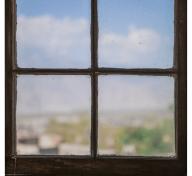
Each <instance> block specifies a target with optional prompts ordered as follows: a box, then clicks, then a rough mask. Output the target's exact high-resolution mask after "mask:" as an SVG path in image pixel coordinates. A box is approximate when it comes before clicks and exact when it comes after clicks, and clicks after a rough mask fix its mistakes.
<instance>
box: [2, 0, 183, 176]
mask: <svg viewBox="0 0 192 176" xmlns="http://www.w3.org/2000/svg"><path fill="white" fill-rule="evenodd" d="M5 16H6V17H5V18H6V19H5V20H6V21H5V31H6V34H5V35H6V36H5V46H6V49H5V54H6V55H5V69H6V71H5V72H6V75H5V86H6V92H5V106H6V108H5V116H6V117H5V127H6V128H5V131H6V141H5V149H6V152H5V154H6V157H5V160H6V174H11V175H16V174H24V175H25V174H26V175H46V174H47V175H59V174H60V175H66V176H73V175H74V176H76V175H77V176H80V175H82V176H102V175H105V176H106V175H110V176H113V175H117V176H125V175H126V176H185V175H186V170H187V164H186V158H187V0H175V20H174V24H175V40H174V66H173V68H169V69H154V68H149V69H148V68H147V69H123V68H122V69H121V68H100V67H98V51H97V50H98V14H97V0H91V68H88V69H49V68H45V69H41V68H40V69H37V68H36V69H35V68H19V67H17V64H16V0H5ZM19 74H20V75H89V76H90V77H91V85H92V86H91V89H92V91H91V92H92V93H91V94H92V105H91V155H90V156H62V155H61V156H60V155H54V156H52V155H51V156H45V155H37V156H34V155H26V156H25V155H17V154H16V119H15V118H16V117H15V112H16V109H15V106H16V76H17V75H19ZM116 74H118V75H153V76H159V75H164V76H170V75H171V76H174V77H175V132H176V137H175V140H176V156H175V157H139V156H138V157H136V156H135V157H134V156H133V157H128V156H103V155H102V156H99V155H97V130H98V129H97V127H98V108H97V107H98V75H116Z"/></svg>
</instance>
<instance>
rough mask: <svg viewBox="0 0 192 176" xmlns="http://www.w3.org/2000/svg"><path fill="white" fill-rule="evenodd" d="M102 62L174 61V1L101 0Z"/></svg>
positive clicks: (144, 63) (112, 64)
mask: <svg viewBox="0 0 192 176" xmlns="http://www.w3.org/2000/svg"><path fill="white" fill-rule="evenodd" d="M98 3H99V5H98V8H99V9H98V11H99V23H100V24H99V27H100V28H99V31H100V34H99V65H100V66H103V67H128V68H131V67H138V68H142V67H146V68H147V67H148V68H150V67H152V68H153V67H156V68H160V67H162V68H167V67H172V64H173V38H174V29H173V26H174V25H173V24H174V23H173V19H174V14H173V12H174V0H159V1H154V0H143V1H142V0H110V1H109V0H99V1H98Z"/></svg>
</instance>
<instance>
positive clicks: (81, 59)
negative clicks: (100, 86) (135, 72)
mask: <svg viewBox="0 0 192 176" xmlns="http://www.w3.org/2000/svg"><path fill="white" fill-rule="evenodd" d="M17 4H18V5H17V11H18V29H20V28H21V29H22V24H20V21H19V17H20V16H24V17H26V18H29V19H26V21H30V20H31V21H32V19H33V18H38V17H43V16H50V17H54V19H53V20H61V21H60V22H62V20H64V19H66V18H70V20H71V21H74V20H78V19H84V20H85V21H86V34H85V33H84V35H86V37H87V38H89V37H90V35H89V32H90V31H89V30H90V0H56V1H53V0H33V1H26V0H18V1H17ZM173 7H174V4H173V0H145V1H143V0H99V1H98V11H99V30H100V35H99V65H100V66H104V67H146V68H147V67H162V68H165V67H171V66H172V63H173V37H174V35H173ZM41 20H43V19H41ZM31 25H33V26H32V27H31V26H30V28H38V27H39V28H41V29H42V28H45V25H44V26H42V27H41V26H35V25H36V24H34V23H31ZM50 25H54V23H51V24H50ZM20 26H21V27H20ZM74 28H76V26H74ZM43 30H45V29H42V31H43ZM77 30H79V29H77ZM42 31H40V32H42ZM134 31H136V32H135V33H134ZM24 32H25V31H24ZM40 32H39V33H40ZM131 32H132V33H131ZM111 34H113V35H111ZM131 34H132V35H135V36H136V37H137V38H136V39H137V40H138V41H137V40H135V43H133V42H132V43H130V39H129V38H130V37H131ZM28 35H30V34H29V33H28ZM44 35H46V34H44ZM50 35H51V36H53V35H55V36H57V38H59V35H61V34H60V33H56V32H55V31H54V30H53V31H50V32H49V34H47V40H49V36H50ZM79 35H81V36H83V34H82V33H81V34H79ZM70 37H71V38H72V37H74V35H73V34H72V36H70ZM106 37H107V38H110V40H111V41H110V43H107V44H106V42H105V38H106ZM119 38H121V39H122V38H125V40H120V41H119ZM143 38H144V39H143ZM38 39H39V38H38ZM39 40H41V39H39ZM42 40H43V39H42ZM50 40H51V39H50ZM77 40H79V41H80V40H83V39H82V38H81V39H77ZM77 40H76V41H75V43H77ZM114 40H115V41H114ZM116 40H118V41H119V42H118V41H116ZM53 41H54V42H55V38H53ZM18 42H19V37H18ZM50 42H51V41H50ZM57 42H65V38H63V39H62V40H61V41H57ZM68 42H69V41H68ZM123 42H124V43H125V44H124V45H122V44H121V43H123ZM140 43H141V44H143V46H142V45H141V46H139V44H140ZM145 43H147V44H148V45H147V44H145ZM84 44H85V45H84V46H86V47H85V48H80V49H78V47H77V46H74V48H75V49H77V50H76V54H75V53H74V52H73V53H74V56H73V55H72V54H69V55H70V56H68V55H62V57H63V58H67V57H68V60H65V59H63V61H64V60H65V61H64V63H62V58H60V59H58V61H57V60H56V59H54V60H53V59H52V60H51V59H48V57H47V55H46V54H47V53H46V54H42V48H41V47H40V48H39V47H36V45H35V43H33V44H32V45H30V46H26V45H25V44H23V45H22V43H21V47H19V49H18V56H19V57H18V63H19V64H20V65H21V67H22V66H23V67H89V66H90V41H88V39H87V41H86V43H84ZM133 44H136V46H134V47H135V48H137V47H139V48H138V50H137V49H134V48H132V49H130V45H133ZM103 45H104V46H103ZM126 45H127V46H126ZM156 45H158V46H156ZM19 46H20V45H19ZM124 46H125V49H124V50H123V51H122V49H121V48H124ZM154 46H156V48H155V49H154V50H152V49H151V51H150V52H149V50H150V47H151V48H152V47H154ZM80 47H82V43H80ZM144 47H145V48H146V47H148V48H147V51H146V52H144V53H143V52H141V53H140V50H143V48H144ZM113 48H115V49H113ZM65 49H66V50H67V49H68V48H65ZM139 49H140V50H139ZM60 50H62V48H61V49H60ZM35 51H36V53H39V57H40V56H41V59H39V61H38V56H37V54H36V55H35V56H31V61H30V58H28V60H26V58H25V57H27V56H29V55H31V53H34V52H35ZM68 51H69V50H68ZM129 53H130V54H129ZM138 53H139V54H138ZM122 55H123V56H122ZM46 57H47V58H46ZM49 57H50V54H49ZM56 57H57V58H59V56H57V55H56ZM141 57H142V58H141ZM20 59H22V61H21V60H20ZM44 60H46V64H44V65H43V63H45V62H44ZM22 62H25V63H24V64H23V63H22ZM37 62H39V63H37ZM57 62H58V63H57Z"/></svg>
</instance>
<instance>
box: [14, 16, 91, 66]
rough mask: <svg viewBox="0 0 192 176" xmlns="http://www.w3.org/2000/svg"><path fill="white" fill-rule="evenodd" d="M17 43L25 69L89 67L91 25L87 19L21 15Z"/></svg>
mask: <svg viewBox="0 0 192 176" xmlns="http://www.w3.org/2000/svg"><path fill="white" fill-rule="evenodd" d="M17 41H18V62H19V64H20V65H21V66H24V67H31V66H34V67H35V66H36V67H46V66H47V67H55V66H58V67H67V66H69V67H75V66H76V65H73V64H74V63H76V64H77V63H78V64H79V65H80V66H85V65H86V66H87V65H88V64H89V59H90V54H89V53H90V36H89V24H88V21H87V20H85V19H72V18H67V17H66V18H63V19H57V18H55V17H51V16H40V17H25V16H20V17H18V27H17ZM52 64H53V65H52Z"/></svg>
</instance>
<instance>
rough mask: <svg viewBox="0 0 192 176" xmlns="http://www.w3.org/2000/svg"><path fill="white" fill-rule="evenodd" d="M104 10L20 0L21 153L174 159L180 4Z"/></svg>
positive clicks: (120, 3) (119, 4) (113, 5)
mask: <svg viewBox="0 0 192 176" xmlns="http://www.w3.org/2000/svg"><path fill="white" fill-rule="evenodd" d="M97 5H98V19H97V16H96V15H94V14H93V12H92V10H91V1H90V0H54V1H53V0H31V1H30V0H17V64H18V67H19V68H23V69H28V70H30V69H31V70H32V72H31V73H28V74H26V75H24V74H23V75H22V73H21V74H19V75H17V104H16V125H17V127H16V129H17V153H18V154H19V155H89V156H91V155H92V154H94V155H119V156H175V152H176V151H175V86H174V85H175V77H174V75H171V74H170V73H166V74H163V75H162V74H158V69H172V68H173V67H174V64H173V63H174V59H173V48H174V1H173V0H159V1H154V0H144V1H141V0H110V1H109V0H98V4H97ZM97 22H98V29H99V30H98V31H99V32H98V37H97ZM90 33H91V35H90ZM93 33H94V34H93ZM97 40H98V50H97ZM95 41H96V42H95ZM97 53H98V55H97ZM43 69H48V71H46V74H42V73H43ZM144 69H149V71H150V69H154V71H153V72H151V73H150V74H148V72H147V71H144ZM35 70H36V71H37V73H38V74H37V73H36V72H35ZM134 70H135V72H134ZM57 71H58V72H59V71H60V72H59V74H55V73H58V72H57ZM145 73H146V74H145Z"/></svg>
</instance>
